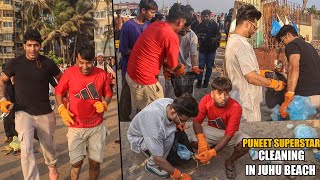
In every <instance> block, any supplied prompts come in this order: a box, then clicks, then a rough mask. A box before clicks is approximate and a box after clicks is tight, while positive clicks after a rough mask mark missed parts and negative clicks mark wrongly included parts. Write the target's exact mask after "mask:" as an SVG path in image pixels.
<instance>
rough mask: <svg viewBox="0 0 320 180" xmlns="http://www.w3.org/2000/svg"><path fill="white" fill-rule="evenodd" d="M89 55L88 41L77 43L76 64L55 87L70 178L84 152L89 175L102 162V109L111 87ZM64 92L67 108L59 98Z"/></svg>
mask: <svg viewBox="0 0 320 180" xmlns="http://www.w3.org/2000/svg"><path fill="white" fill-rule="evenodd" d="M93 59H94V48H92V47H90V46H89V45H88V43H83V42H82V43H81V44H79V45H78V50H77V58H76V60H77V64H76V65H75V66H72V67H70V68H68V69H67V70H66V71H65V72H64V74H63V76H62V77H61V79H60V81H59V83H58V86H57V87H56V89H55V90H56V101H57V105H58V106H59V108H58V112H59V114H60V116H61V118H62V120H63V122H64V123H65V124H66V125H67V126H68V133H67V138H68V148H69V156H70V163H71V165H72V168H71V172H70V176H71V179H78V177H79V174H80V170H81V166H82V163H83V159H84V158H85V156H86V152H87V153H88V157H89V166H90V167H89V176H90V179H98V177H99V174H100V163H102V162H103V155H104V148H105V139H106V128H105V126H104V125H103V123H102V122H103V112H104V111H107V107H108V105H107V104H109V103H110V101H111V98H112V91H111V89H110V78H109V76H108V74H107V73H105V71H103V70H102V69H100V68H97V67H94V65H93ZM67 92H68V96H69V108H67V107H66V106H65V105H64V104H63V101H62V98H63V97H64V96H66V93H67ZM102 97H104V100H102Z"/></svg>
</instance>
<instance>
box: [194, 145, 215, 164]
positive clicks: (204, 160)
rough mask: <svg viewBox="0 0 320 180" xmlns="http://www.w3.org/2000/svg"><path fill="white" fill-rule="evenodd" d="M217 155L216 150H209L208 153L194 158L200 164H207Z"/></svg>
mask: <svg viewBox="0 0 320 180" xmlns="http://www.w3.org/2000/svg"><path fill="white" fill-rule="evenodd" d="M216 155H217V152H216V150H215V149H214V148H213V149H210V150H209V151H205V152H203V153H201V154H198V155H196V158H197V159H198V160H199V161H200V162H201V163H204V164H205V163H207V162H209V161H210V159H211V158H213V157H215V156H216Z"/></svg>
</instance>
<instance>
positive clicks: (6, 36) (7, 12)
mask: <svg viewBox="0 0 320 180" xmlns="http://www.w3.org/2000/svg"><path fill="white" fill-rule="evenodd" d="M21 7H22V1H21V0H0V64H2V63H4V62H6V61H8V60H10V59H12V58H15V57H17V56H19V55H21V54H22V53H23V48H22V41H21V39H20V33H21V31H22V29H21V28H22V17H21V13H20V10H21Z"/></svg>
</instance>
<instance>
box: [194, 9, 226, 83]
mask: <svg viewBox="0 0 320 180" xmlns="http://www.w3.org/2000/svg"><path fill="white" fill-rule="evenodd" d="M210 15H211V11H210V10H204V11H202V12H201V23H200V24H199V25H197V27H196V28H195V33H196V34H197V36H198V40H199V68H200V69H202V70H204V68H205V67H206V74H205V79H204V82H203V85H202V87H203V88H207V87H208V84H209V80H210V77H211V73H212V66H213V64H214V59H215V56H216V50H217V48H218V47H219V46H220V39H221V33H220V31H219V26H218V24H217V23H216V22H214V21H211V20H210ZM202 76H203V73H202V72H201V73H200V74H199V76H198V82H197V85H196V87H197V88H201V84H202Z"/></svg>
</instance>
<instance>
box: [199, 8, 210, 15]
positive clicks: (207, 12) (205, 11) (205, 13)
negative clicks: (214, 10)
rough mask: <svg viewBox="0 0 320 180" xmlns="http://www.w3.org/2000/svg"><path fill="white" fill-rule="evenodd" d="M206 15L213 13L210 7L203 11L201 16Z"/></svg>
mask: <svg viewBox="0 0 320 180" xmlns="http://www.w3.org/2000/svg"><path fill="white" fill-rule="evenodd" d="M205 15H209V16H210V15H211V11H210V10H209V9H205V10H203V11H202V12H201V16H205Z"/></svg>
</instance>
